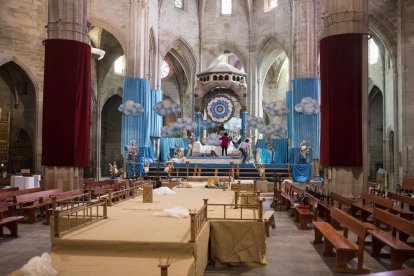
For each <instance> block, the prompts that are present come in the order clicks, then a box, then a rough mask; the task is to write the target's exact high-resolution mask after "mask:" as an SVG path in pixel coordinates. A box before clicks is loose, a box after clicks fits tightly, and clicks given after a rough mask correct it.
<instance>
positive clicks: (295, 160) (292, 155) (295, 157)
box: [288, 148, 315, 164]
mask: <svg viewBox="0 0 414 276" xmlns="http://www.w3.org/2000/svg"><path fill="white" fill-rule="evenodd" d="M312 159H315V158H313V151H312V148H310V149H309V154H308V156H307V157H306V160H303V159H302V156H301V155H300V148H291V149H290V150H289V156H288V161H289V163H290V164H305V162H303V161H306V163H307V164H310V163H311V161H312Z"/></svg>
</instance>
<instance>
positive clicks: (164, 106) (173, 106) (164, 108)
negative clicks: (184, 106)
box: [152, 99, 181, 116]
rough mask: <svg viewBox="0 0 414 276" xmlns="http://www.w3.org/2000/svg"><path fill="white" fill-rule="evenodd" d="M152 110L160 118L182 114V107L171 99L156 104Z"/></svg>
mask: <svg viewBox="0 0 414 276" xmlns="http://www.w3.org/2000/svg"><path fill="white" fill-rule="evenodd" d="M152 110H154V112H155V113H157V114H158V115H160V116H169V115H171V114H177V113H181V106H179V105H178V104H177V103H176V102H174V101H173V100H171V99H166V100H163V101H161V102H158V103H156V104H154V106H153V107H152Z"/></svg>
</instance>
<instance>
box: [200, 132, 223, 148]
mask: <svg viewBox="0 0 414 276" xmlns="http://www.w3.org/2000/svg"><path fill="white" fill-rule="evenodd" d="M219 138H220V136H218V135H217V134H216V133H211V134H210V135H209V136H208V137H206V138H204V139H203V141H202V142H203V143H204V144H206V145H214V146H219V145H220V144H221V141H220V139H219Z"/></svg>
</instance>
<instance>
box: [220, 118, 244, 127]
mask: <svg viewBox="0 0 414 276" xmlns="http://www.w3.org/2000/svg"><path fill="white" fill-rule="evenodd" d="M224 128H225V129H241V119H240V118H236V117H233V118H231V119H230V120H229V121H228V122H227V123H225V124H224Z"/></svg>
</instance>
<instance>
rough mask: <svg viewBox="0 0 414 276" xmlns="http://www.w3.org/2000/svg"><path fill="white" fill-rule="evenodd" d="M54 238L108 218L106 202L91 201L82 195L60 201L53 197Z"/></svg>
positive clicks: (87, 196)
mask: <svg viewBox="0 0 414 276" xmlns="http://www.w3.org/2000/svg"><path fill="white" fill-rule="evenodd" d="M52 215H53V227H51V231H52V234H53V237H56V238H60V237H62V236H63V235H65V234H67V233H69V232H71V231H74V230H76V229H78V228H80V227H82V226H85V225H88V224H91V223H94V222H96V221H99V220H101V219H105V218H107V202H106V200H98V201H94V202H92V201H90V195H88V194H82V195H79V196H73V197H70V198H65V199H62V200H58V199H57V198H56V197H55V196H52Z"/></svg>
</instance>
